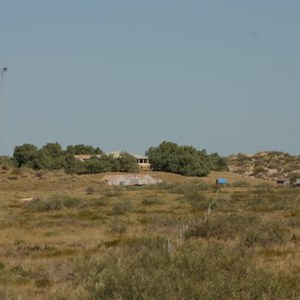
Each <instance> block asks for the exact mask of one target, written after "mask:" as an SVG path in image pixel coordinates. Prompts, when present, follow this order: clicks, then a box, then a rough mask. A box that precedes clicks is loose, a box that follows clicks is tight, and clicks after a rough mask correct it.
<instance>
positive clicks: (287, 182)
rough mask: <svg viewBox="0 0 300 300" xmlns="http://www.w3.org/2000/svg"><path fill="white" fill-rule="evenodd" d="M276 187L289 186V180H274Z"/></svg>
mask: <svg viewBox="0 0 300 300" xmlns="http://www.w3.org/2000/svg"><path fill="white" fill-rule="evenodd" d="M276 182H277V185H279V186H288V185H290V180H289V179H288V178H281V179H277V180H276Z"/></svg>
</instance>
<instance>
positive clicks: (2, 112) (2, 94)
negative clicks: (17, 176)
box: [0, 67, 7, 164]
mask: <svg viewBox="0 0 300 300" xmlns="http://www.w3.org/2000/svg"><path fill="white" fill-rule="evenodd" d="M0 71H1V97H0V98H1V99H0V109H1V134H0V140H1V156H2V164H3V163H4V138H3V135H4V90H3V78H4V73H5V72H6V71H7V67H4V68H1V69H0Z"/></svg>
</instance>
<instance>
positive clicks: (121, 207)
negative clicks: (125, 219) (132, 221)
mask: <svg viewBox="0 0 300 300" xmlns="http://www.w3.org/2000/svg"><path fill="white" fill-rule="evenodd" d="M132 209H133V205H132V201H131V200H130V199H124V200H121V201H119V202H118V203H116V204H114V205H113V207H112V212H113V214H114V215H123V214H125V213H127V212H130V211H131V210H132Z"/></svg>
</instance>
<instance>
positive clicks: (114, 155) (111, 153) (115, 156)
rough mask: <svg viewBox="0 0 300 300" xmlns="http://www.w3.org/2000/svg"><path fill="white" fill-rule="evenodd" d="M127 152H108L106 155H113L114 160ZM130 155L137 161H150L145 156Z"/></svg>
mask: <svg viewBox="0 0 300 300" xmlns="http://www.w3.org/2000/svg"><path fill="white" fill-rule="evenodd" d="M124 152H125V151H112V152H108V153H106V155H112V156H113V158H119V157H120V156H121V153H124ZM127 153H128V154H130V155H132V156H133V157H134V158H136V159H148V157H147V156H145V155H140V154H135V153H129V152H127Z"/></svg>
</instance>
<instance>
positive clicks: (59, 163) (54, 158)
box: [35, 143, 66, 170]
mask: <svg viewBox="0 0 300 300" xmlns="http://www.w3.org/2000/svg"><path fill="white" fill-rule="evenodd" d="M65 164H66V156H65V153H64V151H63V149H62V147H61V145H60V144H59V143H47V144H46V145H45V146H43V147H42V149H40V150H38V156H37V160H36V165H35V168H36V169H47V170H60V169H63V168H64V167H65Z"/></svg>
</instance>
